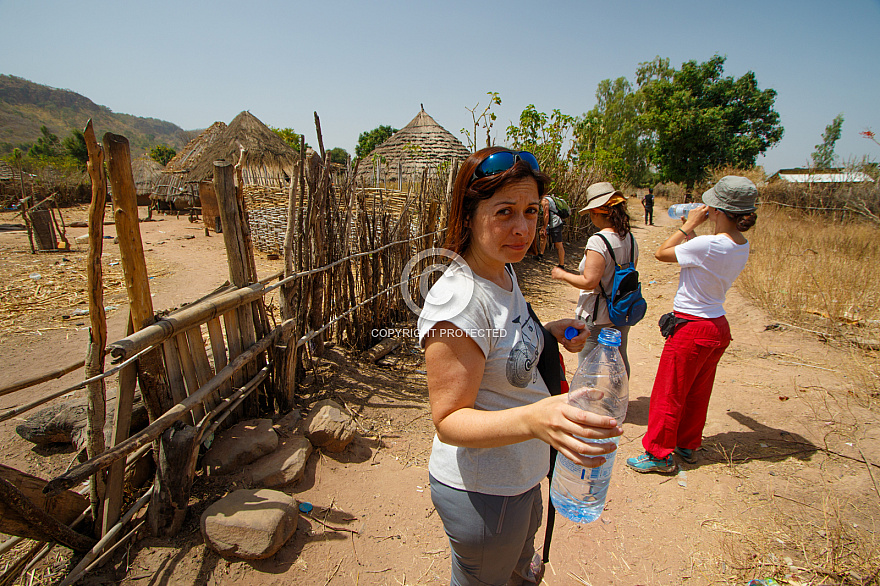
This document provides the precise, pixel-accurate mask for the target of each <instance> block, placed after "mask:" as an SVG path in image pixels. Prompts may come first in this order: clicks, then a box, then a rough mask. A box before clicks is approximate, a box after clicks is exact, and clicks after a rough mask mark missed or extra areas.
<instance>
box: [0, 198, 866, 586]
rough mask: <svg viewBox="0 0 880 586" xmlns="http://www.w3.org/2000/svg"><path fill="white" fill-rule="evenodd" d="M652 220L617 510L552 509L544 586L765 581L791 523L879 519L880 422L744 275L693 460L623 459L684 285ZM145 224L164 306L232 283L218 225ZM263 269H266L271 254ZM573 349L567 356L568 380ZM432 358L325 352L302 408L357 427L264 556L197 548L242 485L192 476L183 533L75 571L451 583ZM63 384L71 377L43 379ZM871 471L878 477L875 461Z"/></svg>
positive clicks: (565, 309)
mask: <svg viewBox="0 0 880 586" xmlns="http://www.w3.org/2000/svg"><path fill="white" fill-rule="evenodd" d="M634 215H635V214H634ZM656 220H657V221H658V222H659V223H660V225H658V226H655V227H644V226H642V225H641V223H640V222H638V223H637V227H636V228H635V230H634V234H635V236H636V238H637V240H638V242H639V246H640V248H641V250H642V261H641V263H640V266H639V269H640V273H641V278H642V283H643V286H644V289H645V296H646V298H647V299H648V303H649V310H648V315H647V317H646V318H645V319H644V321H643V322H642V323H640V324H639V325H638V326H636V327H635V328H633V330H632V332H631V334H630V350H629V353H630V361H631V363H632V367H633V376H632V381H631V390H630V408H629V413H628V416H627V420H626V422H625V424H624V439H623V441H621V444H620V451H619V456H618V465H617V466H616V467H615V472H614V476H613V478H612V486H611V489H610V492H609V500H608V503H607V507H606V511H605V512H604V513H603V515H602V517H601V518H600V520H598V521H596V522H594V523H591V524H587V525H577V524H573V523H570V522H568V521H567V520H565V519H564V518H561V517H559V518H558V519H557V522H556V530H555V534H554V538H553V547H552V550H551V567H550V569H548V571H547V575H546V577H545V583H546V584H548V585H551V586H562V585H567V584H591V585H594V586H599V585H604V584H607V585H611V584H619V585H661V584H672V583H679V582H682V583H683V582H685V580H686V583H688V584H697V585H701V584H718V583H724V582H725V578H731V579H732V577H734V576H735V577H736V578H737V579H738V578H739V577H740V576H739V574H737V570H736V566H737V565H749V564H752V565H753V566H754V565H755V564H756V562H755V560H756V559H757V560H758V562H757V563H758V564H761V563H763V564H765V566H764V568H765V569H766V575H770V574H772V568H773V567H775V566H776V565H779V564H785V559H786V557H788V558H791V564H792V565H793V566H795V567H796V568H795V569H794V570H792V571H793V572H794V573H795V574H796V573H797V572H798V570H797V567H806V566H805V564H806V562H805V561H804V557H805V556H804V555H803V554H802V553H800V552H799V547H798V546H799V541H798V539H799V537H798V534H797V532H796V531H794V530H792V529H791V526H794V525H797V524H798V523H799V524H800V525H799V526H800V527H801V529H803V532H804V533H805V534H806V533H810V534H811V535H813V536H814V537H815V535H816V534H817V532H823V531H824V532H826V533H827V534H828V535H830V529H829V527H830V525H831V523H830V522H829V521H828V520H827V519H828V518H831V519H832V520H833V517H834V515H835V513H834V512H835V511H839V516H840V517H841V518H845V519H846V521H847V522H848V523H849V524H853V523H855V524H858V525H860V526H861V527H866V526H867V527H871V529H872V530H873V523H874V522H875V521H874V520H875V519H877V518H878V506H877V505H878V495H877V493H876V492H875V488H874V485H873V479H872V477H871V475H870V474H869V472H868V467H866V465H865V464H864V463H862V462H861V460H863V456H864V458H865V459H867V460H868V461H870V462H876V463H880V426H878V425H877V416H876V415H874V414H872V413H870V412H867V411H864V410H862V409H861V408H859V407H858V406H857V405H856V403H855V401H852V400H848V398H847V397H848V395H847V389H848V388H849V386H848V385H849V384H850V380H849V379H848V372H847V366H846V365H847V364H849V363H848V362H847V360H848V359H847V355H846V353H845V352H844V351H842V350H839V349H836V348H834V347H831V346H829V345H827V344H824V343H822V342H820V341H818V340H817V339H816V338H815V337H814V336H811V335H810V334H808V333H805V332H803V331H798V330H795V329H785V328H776V327H773V328H769V329H768V327H767V326H769V325H771V324H772V323H773V322H772V320H771V319H769V318H768V317H767V316H766V315H765V314H764V313H763V312H762V311H760V310H758V309H756V308H754V307H753V306H751V305H750V304H749V303H748V302H747V301H746V300H745V299H743V298H742V297H741V296H740V295H739V294H738V293H737V291H736V288H734V289H733V290H732V291H731V294H730V295H729V297H728V302H727V304H726V308H727V310H728V314H729V319H730V322H731V326H732V331H733V337H734V342H733V343H732V345H731V347H730V349H729V350H728V352H727V353H726V354H725V356H724V358H723V359H722V361H721V364H720V366H719V371H718V376H717V379H716V387H715V392H714V394H713V397H712V402H711V404H710V409H709V419H708V422H707V425H706V428H705V431H704V437H705V439H704V444H703V449H702V450H701V451H700V452H699V455H700V461H699V463H698V464H695V465H687V464H685V465H683V466H682V469H681V472H680V473H679V474H678V475H676V476H671V477H669V476H660V475H639V474H636V473H635V472H632V471H630V470H628V469H626V468H625V467H624V466H623V465H622V459H623V458H626V457H629V456H633V455H636V454H638V453H640V452H641V450H642V447H641V443H640V439H641V436H642V435H643V434H644V432H645V429H646V425H647V413H648V403H649V397H650V391H651V383H652V380H653V376H654V373H655V371H656V368H657V362H658V359H659V355H660V351H661V348H662V343H663V338H662V337H661V336H660V334H659V332H658V331H657V327H656V322H657V319H658V318H659V316H660V315H661V314H662V313H665V312H667V311H670V309H671V305H672V296H673V294H674V292H675V288H676V285H677V270H676V268H675V267H674V266H670V265H664V264H662V263H659V262H657V261H655V260H654V259H653V255H652V252H653V251H654V250H655V249H656V248H657V246H658V245H659V244H660V242H662V241H663V240H664V239H665V237H666V236H667V235H668V234H669V233H670V232H671V230H672V227H671V221H670V220H669V219H668V218H667V217H666V216H665V214H658V215H657V218H656ZM142 226H143V229H144V241H145V242H146V243H147V248H148V249H150V248H151V249H152V250H151V251H149V252H148V256H149V258H150V262H154V263H156V264H157V265H160V266H162V267H164V269H163V275H162V276H160V277H157V278H156V279H154V280H153V281H151V283H153V285H154V289H153V291H154V295H155V297H154V301H155V307H156V308H164V307H170V306H174V305H177V304H179V303H182V302H185V301H191V300H193V299H195V298H197V297H199V296H200V295H202V294H204V293H206V292H208V291H210V290H211V289H213V288H214V287H216V286H217V285H219V284H220V283H221V282H222V281H223V280H224V279H225V278H226V275H225V271H226V269H225V256H224V253H223V244H222V240H221V239H220V238H218V237H215V236H212V237H211V238H206V237H205V236H204V234H203V233H202V232H200V230H199V228H198V226H192V225H189V223H188V222H186V220H185V219H182V220H175V219H166V220H165V221H164V222H156V223H150V224H143V225H142ZM108 229H109V230H108V232H107V233H108V234H112V232H111V230H112V227H108ZM73 232H74V234H73V235H74V236H76V235H78V233H77V232H76V231H75V230H73ZM81 232H83V233H84V232H85V229H82V230H81ZM13 234H17V235H16V236H13ZM187 236H195V238H187ZM15 238H18V239H19V240H17V241H16V240H15ZM20 238H21V235H20V233H12V234H0V250H3V251H10V250H13V249H19V248H20V247H21V246H22V244H23V245H24V246H25V247H26V246H27V244H26V237H25V240H24V241H23V243H22V241H21V240H20ZM160 241H161V242H162V244H159V242H160ZM580 244H581V246H582V244H583V243H580ZM581 250H582V249H579V248H578V247H577V246H575V245H570V246H569V247H568V258H569V259H576V258H577V257H579V255H580V254H581ZM108 252H110V253H111V254H112V247H108ZM4 255H6V256H7V257H8V255H7V254H6V252H4ZM72 256H76V255H72ZM18 258H23V257H18ZM25 258H27V260H31V259H30V255H27V257H25ZM81 258H84V257H83V256H82V255H80V256H78V257H77V258H74V259H73V260H72V261H71V262H77V259H81ZM260 264H261V269H260V273H261V275H262V274H269V273H271V272H272V271H273V270H276V266H277V265H275V264H273V263H269V262H267V261H265V260H262V261H260ZM574 264H576V260H574V261H572V262H569V266H573V265H574ZM551 266H552V265H551V264H549V263H545V264H536V263H535V262H534V261H532V260H526V261H524V262H523V263H521V264H520V266H518V267H517V272H518V274H519V275H520V281H521V282H522V284H523V289H524V291H525V293H526V297H527V299H529V300H530V301H531V302H532V304H533V306H534V307H535V310H536V312H537V313H538V315H540V316H541V317H542V319H545V320H550V319H556V318H558V317H564V316H569V315H571V314H572V313H573V310H574V306H575V302H576V299H577V291H576V290H575V289H573V288H571V287H568V286H566V285H562V284H560V283H559V282H557V281H553V280H552V279H550V278H549V272H550V268H551ZM122 314H124V309H120V310H118V311H117V312H115V314H113V315H111V339H112V338H114V332H116V333H117V334H118V333H119V332H121V323H122V322H121V318H120V315H122ZM80 323H81V322H80ZM85 325H87V322H86V324H85ZM79 328H80V329H75V328H74V329H63V330H49V331H46V332H44V334H43V335H42V336H35V335H22V334H18V335H10V336H4V337H2V339H0V356H2V362H3V364H4V365H5V366H6V368H5V369H4V371H3V372H0V383H6V382H10V381H11V380H17V379H18V378H21V377H22V376H25V375H26V374H28V373H32V372H40V371H43V370H45V369H46V368H48V367H49V366H56V365H60V364H65V363H68V362H71V361H72V360H73V359H74V358H76V357H79V356H81V355H84V353H85V337H86V335H87V332H86V331H84V330H83V329H82V326H79ZM115 337H119V336H118V335H117V336H115ZM36 356H40V357H41V359H40V360H35V357H36ZM575 361H576V357H575V356H574V355H568V356H566V364H567V369H568V372H569V374H570V373H572V372H573V371H574V368H575V366H576V364H575ZM423 371H424V363H423V361H422V356H421V354H420V352H418V350H416V349H415V347H414V345H413V344H412V343H410V344H408V345H407V346H406V347H405V348H403V349H402V350H401V351H400V352H398V353H397V354H396V355H395V356H394V357H392V358H391V360H390V361H389V363H388V364H387V365H385V366H372V365H371V366H365V365H362V364H358V363H357V362H356V361H354V360H351V359H349V358H347V357H346V356H344V354H342V353H341V351H340V350H338V349H335V348H334V349H332V350H331V351H330V352H329V356H328V362H327V363H325V364H323V365H322V366H321V367H320V368H319V370H318V372H317V375H316V376H313V377H310V379H309V381H308V382H309V386H308V387H307V389H306V390H305V391H304V393H303V396H302V397H301V400H300V405H301V406H302V407H303V408H307V407H308V405H310V404H311V403H313V402H314V401H316V400H319V399H322V398H326V397H334V398H336V399H337V400H341V401H344V402H345V403H346V404H347V405H348V406H349V408H350V409H351V410H352V411H353V412H354V413H355V414H356V417H357V421H358V425H359V432H360V434H359V437H358V439H357V440H356V441H355V442H354V444H353V445H352V446H351V447H350V448H349V449H348V450H346V451H345V452H344V453H343V454H341V455H338V456H335V455H329V454H320V453H316V454H315V455H313V456H312V458H311V460H310V462H309V466H308V469H307V472H306V476H305V478H304V479H303V480H302V481H301V482H300V483H298V484H297V485H295V486H291V487H289V488H288V492H290V493H291V494H293V495H294V496H295V497H296V498H297V499H299V500H302V501H309V502H311V503H313V504H314V505H315V510H314V511H313V513H312V514H311V516H310V517H304V518H301V519H300V523H299V526H298V529H297V532H296V534H295V535H294V537H293V538H292V539H291V540H290V541H289V542H288V543H287V545H285V546H284V547H283V548H282V550H281V551H280V552H279V553H278V554H276V555H275V556H274V557H273V558H271V559H268V560H263V561H259V562H240V561H227V560H224V559H223V558H220V557H219V556H217V555H216V554H214V553H213V552H211V551H210V550H208V549H207V548H206V547H205V545H204V544H203V542H202V539H201V536H200V534H199V532H198V517H199V515H200V513H201V511H203V510H204V509H205V508H206V507H207V506H208V505H209V504H210V503H211V502H213V501H214V500H216V498H218V497H219V496H221V495H222V494H223V492H224V491H226V490H231V489H233V488H234V487H235V486H237V484H236V482H237V481H236V479H234V478H232V479H227V480H224V481H222V482H220V481H216V482H215V481H211V480H209V479H205V478H201V479H200V480H199V482H197V484H196V486H195V487H194V490H193V496H192V501H191V514H190V516H189V517H188V519H187V524H186V527H185V529H184V531H183V533H182V534H181V536H180V537H179V538H178V539H176V540H175V541H174V543H165V542H159V541H157V540H153V539H151V538H148V537H146V538H143V539H142V540H140V541H139V542H138V543H136V544H135V545H133V546H132V547H130V548H129V549H128V551H125V552H122V553H120V554H119V555H118V556H117V557H116V558H115V560H114V562H113V563H112V564H109V565H108V566H105V568H104V569H102V570H101V571H100V572H99V573H96V574H94V575H93V576H91V577H90V578H89V579H88V580H87V581H85V582H84V583H91V584H105V583H121V584H130V585H137V586H144V585H154V584H175V585H177V584H229V585H231V584H234V585H236V586H251V585H254V586H256V585H259V586H269V585H272V584H310V585H311V584H316V585H327V586H336V585H373V584H375V585H386V584H387V585H399V584H407V585H417V584H425V585H427V584H438V585H439V584H448V580H449V570H448V566H449V558H448V546H447V543H446V539H445V535H444V534H443V530H442V526H441V524H440V521H439V519H438V518H437V515H436V513H435V512H434V511H433V507H432V505H431V502H430V494H429V491H428V489H427V459H428V455H429V453H430V445H431V438H432V435H433V428H432V426H431V421H430V416H429V413H428V404H427V390H426V386H425V377H424V375H423ZM75 378H76V377H73V379H74V380H75ZM70 381H71V377H66V378H65V379H64V380H62V381H55V382H53V383H50V384H47V385H44V386H43V387H41V388H40V389H39V391H38V392H40V393H47V392H49V391H52V390H55V389H58V388H63V386H62V385H63V384H65V383H67V384H69V383H70ZM829 391H830V392H831V394H829ZM111 394H112V393H111ZM14 396H15V395H12V396H7V397H2V398H0V409H5V408H8V407H10V406H11V405H13V404H15V403H16V401H15V400H13V397H14ZM14 424H15V422H14V421H11V422H5V423H4V424H0V436H2V437H3V440H4V441H5V442H6V445H7V448H6V449H5V450H4V463H9V464H10V465H13V466H16V467H19V468H20V469H22V470H25V471H28V472H32V473H39V474H41V475H44V476H46V477H48V476H51V474H53V473H57V472H58V470H59V469H60V468H63V467H64V466H66V463H67V460H68V459H69V458H70V456H69V455H67V454H65V453H63V451H62V452H61V453H54V452H53V453H49V454H43V453H37V452H36V451H35V450H34V449H33V448H32V447H31V446H30V445H29V444H27V443H26V442H24V441H23V440H21V439H20V438H18V436H17V435H15V434H14V431H13V430H14ZM46 455H48V456H49V457H48V458H47V457H46ZM873 470H874V474H875V476H876V477H877V478H880V468H876V467H875V468H874V469H873ZM545 485H546V482H545ZM544 494H545V498H546V486H545V487H544ZM825 514H827V515H825ZM823 515H824V516H825V517H826V521H824V522H823V520H822V519H823ZM539 535H540V536H543V530H541V532H540V533H539ZM539 541H540V539H539ZM752 554H754V555H755V556H757V558H752V557H750V556H751V555H752ZM751 577H757V576H751ZM732 583H736V582H732ZM743 583H745V582H743Z"/></svg>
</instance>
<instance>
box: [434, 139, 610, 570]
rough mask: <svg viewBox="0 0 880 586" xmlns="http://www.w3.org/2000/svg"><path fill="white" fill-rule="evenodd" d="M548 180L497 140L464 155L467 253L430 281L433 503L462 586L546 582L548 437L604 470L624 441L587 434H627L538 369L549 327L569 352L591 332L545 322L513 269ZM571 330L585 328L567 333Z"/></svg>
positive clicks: (452, 213) (530, 235)
mask: <svg viewBox="0 0 880 586" xmlns="http://www.w3.org/2000/svg"><path fill="white" fill-rule="evenodd" d="M549 183H550V178H549V177H547V176H546V175H544V174H543V173H541V172H540V168H539V165H538V161H537V159H535V157H534V155H532V154H531V153H528V152H525V151H519V152H517V151H511V150H508V149H503V148H499V147H491V148H486V149H483V150H480V151H477V152H476V153H474V154H472V155H471V156H470V157H468V158H467V159H466V160H465V162H464V163H463V164H462V166H461V169H460V170H459V172H458V177H457V178H456V180H455V185H454V188H453V194H452V200H451V202H450V206H449V224H448V227H447V233H446V247H447V249H449V250H451V251H452V252H454V253H456V255H461V256H460V257H456V261H457V262H456V263H454V264H456V265H457V266H455V267H451V268H450V269H449V270H447V271H446V272H445V273H444V274H443V276H442V277H440V279H438V281H437V282H436V283H435V284H434V286H433V287H431V291H430V292H429V294H428V295H427V296H426V298H425V307H424V308H423V309H422V312H421V314H420V316H419V324H418V327H419V342H420V343H421V344H422V345H423V346H424V348H425V362H426V365H427V378H428V393H429V397H430V401H431V415H432V418H433V420H434V427H435V429H436V430H437V434H436V435H435V437H434V443H433V448H432V451H431V459H430V462H429V464H428V471H429V473H430V485H431V500H432V502H433V503H434V506H435V508H436V509H437V513H438V515H439V516H440V519H441V520H442V521H443V527H444V529H445V530H446V533H447V535H448V536H449V543H450V547H451V549H452V556H451V558H452V577H451V580H450V582H451V584H453V585H455V586H465V585H467V586H469V585H477V584H480V585H483V584H497V585H499V586H503V585H504V584H507V582H508V580H509V579H510V578H512V577H514V574H516V575H517V576H519V580H525V581H527V582H530V583H538V582H540V576H541V574H542V567H541V560H540V557H539V556H537V557H536V555H535V548H534V537H535V533H536V532H537V529H538V526H539V525H540V522H541V509H542V501H541V489H540V482H541V479H542V478H544V477H545V476H546V475H547V472H548V470H549V467H550V446H553V447H554V448H556V449H557V450H559V452H560V453H562V454H563V455H565V456H566V457H568V458H569V459H571V460H572V461H575V462H578V463H580V464H581V465H583V466H587V467H596V466H600V465H601V464H602V463H603V462H604V461H605V458H604V455H605V454H607V453H610V452H611V451H613V450H614V443H613V442H608V443H599V444H588V443H585V442H582V441H580V440H579V439H578V437H586V438H591V439H593V438H610V437H617V436H619V435H620V434H621V433H622V430H621V428H620V426H619V425H618V423H617V422H616V421H615V420H613V419H611V418H609V417H603V416H599V415H595V414H592V413H587V412H585V411H581V410H580V409H578V408H577V407H574V406H571V405H568V403H567V401H566V397H565V396H564V395H557V396H551V395H550V392H549V390H548V387H547V384H546V383H545V381H544V380H543V378H542V377H541V376H540V374H539V372H538V368H537V364H538V362H539V360H540V357H541V353H542V350H543V348H544V340H545V338H544V328H546V330H548V331H549V332H550V334H552V336H553V338H555V339H556V341H558V343H560V344H562V345H563V346H564V347H565V348H566V349H567V350H569V351H570V352H577V351H578V350H580V349H581V348H582V347H583V344H584V341H585V340H586V338H587V335H588V333H587V331H586V329H585V324H584V323H583V322H582V321H580V320H575V319H563V320H557V321H554V322H550V323H548V324H545V325H544V326H542V325H541V324H540V323H539V322H537V320H536V319H535V317H534V315H533V314H532V312H531V311H530V310H529V307H528V304H527V303H526V301H525V299H524V298H523V296H522V293H521V292H520V289H519V286H518V285H517V280H516V274H515V273H514V272H513V269H512V268H511V265H512V264H513V263H517V262H519V261H521V260H522V259H523V257H524V256H525V255H526V252H527V251H528V248H529V245H530V244H531V242H532V240H533V239H534V237H535V231H536V229H537V224H538V218H539V215H540V210H541V196H542V195H543V194H544V189H545V188H546V187H547V186H548V185H549ZM568 327H574V328H575V329H577V330H578V332H579V334H578V335H577V336H575V337H574V338H573V339H571V340H567V339H566V338H565V336H564V333H565V330H566V328H568ZM553 358H555V359H556V360H557V361H558V355H556V356H553ZM554 366H557V367H558V364H557V365H554Z"/></svg>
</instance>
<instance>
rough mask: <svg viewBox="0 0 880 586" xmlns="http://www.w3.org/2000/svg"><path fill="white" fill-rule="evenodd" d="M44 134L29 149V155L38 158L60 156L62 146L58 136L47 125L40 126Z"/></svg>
mask: <svg viewBox="0 0 880 586" xmlns="http://www.w3.org/2000/svg"><path fill="white" fill-rule="evenodd" d="M40 133H41V134H42V136H41V137H40V138H38V139H37V142H36V143H34V146H32V147H31V148H30V150H29V151H28V155H30V156H32V157H34V158H36V159H52V158H55V157H57V156H58V148H59V147H60V146H61V144H60V141H59V140H58V137H57V136H56V135H54V134H52V133H51V132H49V129H48V128H46V127H45V126H40Z"/></svg>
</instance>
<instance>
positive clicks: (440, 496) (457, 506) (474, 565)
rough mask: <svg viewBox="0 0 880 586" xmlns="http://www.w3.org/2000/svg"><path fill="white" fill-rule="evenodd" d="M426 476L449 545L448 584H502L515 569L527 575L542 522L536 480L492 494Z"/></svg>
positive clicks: (475, 585) (539, 486) (453, 585)
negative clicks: (522, 488) (512, 492)
mask: <svg viewBox="0 0 880 586" xmlns="http://www.w3.org/2000/svg"><path fill="white" fill-rule="evenodd" d="M430 480H431V500H432V501H433V503H434V507H435V508H436V509H437V514H438V515H440V520H441V521H443V528H444V529H445V530H446V535H447V536H448V537H449V546H450V548H451V549H452V556H451V557H452V576H451V578H450V581H449V583H450V584H451V586H485V585H492V586H495V585H497V586H504V585H505V584H507V581H508V580H509V579H510V577H511V576H512V575H513V574H514V573H516V574H518V575H520V576H523V575H526V574H527V570H528V567H529V563H530V562H531V560H532V556H533V555H534V554H535V533H537V531H538V527H539V526H540V524H541V515H542V510H543V505H542V503H541V485H537V486H535V487H534V488H532V489H531V490H528V491H526V492H524V493H523V494H520V495H516V496H496V495H491V494H482V493H479V492H469V491H466V490H459V489H456V488H452V487H450V486H446V485H445V484H443V483H441V482H438V481H437V480H436V479H435V478H434V477H433V476H431V477H430Z"/></svg>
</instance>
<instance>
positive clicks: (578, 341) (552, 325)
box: [544, 319, 590, 354]
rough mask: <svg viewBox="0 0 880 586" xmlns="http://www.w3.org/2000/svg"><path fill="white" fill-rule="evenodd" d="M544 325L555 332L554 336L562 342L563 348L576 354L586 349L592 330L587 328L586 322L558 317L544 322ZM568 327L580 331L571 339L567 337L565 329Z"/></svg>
mask: <svg viewBox="0 0 880 586" xmlns="http://www.w3.org/2000/svg"><path fill="white" fill-rule="evenodd" d="M544 327H545V328H547V330H548V331H549V332H550V333H551V334H553V337H554V338H556V341H557V342H559V343H560V344H562V347H563V348H565V349H566V350H568V351H569V352H571V353H574V354H577V353H578V352H580V351H581V350H583V349H584V345H585V344H586V343H587V338H589V337H590V330H588V329H587V324H586V322H584V321H583V320H580V319H558V320H556V321H551V322H548V323H546V324H544ZM568 328H574V329H576V330H577V331H578V335H577V336H575V337H574V338H572V339H571V340H569V339H567V338H566V337H565V330H566V329H568Z"/></svg>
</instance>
